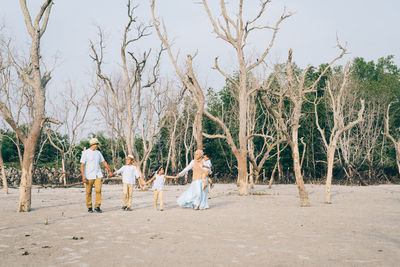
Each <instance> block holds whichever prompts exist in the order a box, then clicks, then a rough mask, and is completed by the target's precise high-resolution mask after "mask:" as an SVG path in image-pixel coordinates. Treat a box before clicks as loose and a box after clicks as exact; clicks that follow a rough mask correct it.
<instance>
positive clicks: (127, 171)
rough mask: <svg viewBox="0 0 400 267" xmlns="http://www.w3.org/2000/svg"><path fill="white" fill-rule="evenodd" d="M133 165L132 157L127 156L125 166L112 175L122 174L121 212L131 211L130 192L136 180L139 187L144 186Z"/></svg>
mask: <svg viewBox="0 0 400 267" xmlns="http://www.w3.org/2000/svg"><path fill="white" fill-rule="evenodd" d="M133 163H134V157H133V156H132V155H128V157H127V158H126V165H124V166H122V168H121V169H119V170H118V171H116V172H114V175H116V174H121V173H122V183H123V205H122V210H127V211H131V210H132V192H133V186H134V185H135V181H136V179H138V181H139V184H140V185H141V186H143V185H144V182H143V181H142V179H141V178H140V173H139V171H138V169H137V168H136V166H135V165H134V164H133ZM127 200H128V201H127ZM127 202H128V204H127Z"/></svg>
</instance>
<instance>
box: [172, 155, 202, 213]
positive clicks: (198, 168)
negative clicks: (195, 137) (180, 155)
mask: <svg viewBox="0 0 400 267" xmlns="http://www.w3.org/2000/svg"><path fill="white" fill-rule="evenodd" d="M202 157H203V151H202V150H196V152H195V153H194V160H192V161H191V162H190V163H189V165H188V166H187V167H186V168H185V169H184V170H183V171H181V172H180V173H179V174H178V175H177V176H179V177H182V176H184V175H185V174H186V173H187V172H188V171H190V170H192V169H193V178H192V183H191V184H190V186H189V187H188V188H187V189H186V191H185V192H183V193H182V195H180V197H179V198H178V200H177V202H178V205H179V206H181V207H184V208H193V209H195V210H198V209H208V208H209V207H208V204H207V201H204V185H205V181H203V169H202V164H203V159H202Z"/></svg>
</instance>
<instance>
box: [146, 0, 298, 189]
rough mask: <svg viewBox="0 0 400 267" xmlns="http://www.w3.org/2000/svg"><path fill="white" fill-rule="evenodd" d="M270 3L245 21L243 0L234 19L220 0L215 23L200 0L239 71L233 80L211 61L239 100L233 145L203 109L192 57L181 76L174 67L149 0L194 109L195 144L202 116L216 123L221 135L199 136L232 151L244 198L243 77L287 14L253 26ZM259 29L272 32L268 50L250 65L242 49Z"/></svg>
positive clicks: (257, 62)
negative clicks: (232, 51) (219, 141)
mask: <svg viewBox="0 0 400 267" xmlns="http://www.w3.org/2000/svg"><path fill="white" fill-rule="evenodd" d="M269 2H270V1H263V2H261V7H260V10H259V12H258V13H257V14H256V15H255V17H253V18H251V19H249V20H247V21H246V22H245V21H244V20H243V0H240V1H239V12H238V15H237V18H236V19H232V18H231V17H229V16H228V13H227V11H226V5H225V2H224V1H223V0H221V1H220V6H221V16H222V21H223V23H224V24H223V23H221V22H220V21H219V20H218V21H217V20H216V19H215V18H214V17H213V16H212V14H211V11H210V9H209V7H208V4H207V1H205V0H203V6H204V8H205V10H206V12H207V14H208V17H209V19H210V21H211V23H212V26H213V28H214V31H215V33H216V34H217V37H218V38H221V39H222V40H224V41H226V42H227V43H229V44H230V45H231V46H232V47H233V48H234V49H235V51H236V53H237V58H238V68H239V82H237V81H236V80H234V79H233V78H232V77H231V76H230V75H228V74H227V73H226V72H224V71H223V70H222V69H221V68H220V67H219V65H218V58H216V59H215V66H214V68H215V69H216V70H218V71H219V72H220V73H221V74H222V75H223V76H224V77H225V78H226V79H228V80H229V81H230V82H232V84H234V86H235V87H236V89H237V90H236V91H237V97H238V101H239V118H238V120H239V122H240V125H239V136H238V139H239V145H237V144H236V143H235V141H234V138H233V136H232V133H231V132H230V130H229V128H228V127H227V126H226V124H225V123H224V122H223V120H221V118H218V117H215V116H213V115H212V114H211V113H209V112H208V111H207V110H205V109H204V101H205V100H204V94H203V91H202V89H201V86H200V84H199V82H198V80H197V79H196V76H195V75H194V71H193V64H192V57H191V56H190V55H188V56H187V61H186V68H187V72H186V73H185V74H184V72H183V71H181V70H180V69H179V67H178V63H177V62H178V56H176V57H175V56H173V54H172V51H171V49H170V44H169V42H168V37H167V31H166V28H165V25H164V24H163V32H161V30H160V22H159V21H158V20H157V19H156V17H155V15H154V6H155V1H154V0H153V1H152V14H153V21H154V24H155V27H156V30H157V33H158V36H159V38H160V39H161V40H162V41H163V43H164V45H165V46H166V47H167V49H168V53H169V56H170V59H171V61H172V63H173V65H174V67H175V70H176V72H177V74H178V76H179V77H180V79H181V81H182V82H183V83H184V84H185V86H186V87H187V88H188V89H189V91H190V93H191V96H192V98H193V100H194V101H195V103H196V106H197V114H196V118H195V123H194V125H195V132H196V135H195V136H196V141H197V144H198V148H202V145H201V147H199V143H200V140H201V136H200V135H201V132H202V131H201V130H200V129H199V128H200V127H201V122H200V120H201V117H202V114H203V113H204V114H205V115H206V116H207V117H209V118H210V119H211V120H213V121H214V122H216V123H217V124H218V125H219V126H220V127H221V129H222V130H223V132H224V134H221V135H208V134H206V133H203V135H204V136H205V137H207V138H224V139H226V141H227V142H228V144H229V146H230V147H231V149H232V152H233V154H234V155H235V157H236V159H237V162H238V181H239V195H247V194H248V177H247V175H248V173H247V153H248V150H247V141H248V135H247V116H246V115H247V106H248V97H249V95H250V94H251V93H253V92H254V91H255V90H253V89H254V88H249V87H248V86H247V77H248V74H249V73H250V72H251V71H252V70H253V69H255V68H256V67H257V66H258V65H260V64H261V63H262V62H263V61H264V59H265V57H266V56H267V55H268V53H269V51H270V50H271V48H272V46H273V43H274V41H275V38H276V35H277V32H278V29H279V25H280V23H281V22H282V21H283V20H285V19H286V18H288V17H289V16H290V14H283V15H282V16H281V18H280V19H279V20H278V22H277V23H276V24H275V26H274V27H269V26H257V25H256V23H257V22H258V21H259V19H260V18H261V16H262V15H263V13H264V11H265V7H266V6H267V4H268V3H269ZM262 29H271V30H272V31H273V35H272V38H271V40H270V42H269V44H268V47H267V48H266V49H265V50H264V51H263V52H262V53H261V55H260V57H259V59H258V60H254V61H253V62H250V60H249V59H246V54H245V46H246V45H247V38H248V37H249V34H250V33H251V32H253V31H256V30H262Z"/></svg>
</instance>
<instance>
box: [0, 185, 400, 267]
mask: <svg viewBox="0 0 400 267" xmlns="http://www.w3.org/2000/svg"><path fill="white" fill-rule="evenodd" d="M185 188H186V186H169V187H167V191H166V192H165V193H164V195H165V199H166V205H165V209H164V211H163V212H160V211H154V210H153V206H152V197H153V195H152V192H150V191H147V192H139V191H135V192H134V210H133V211H130V212H129V211H122V210H121V199H122V196H121V194H122V186H121V185H104V187H103V202H102V209H103V211H104V212H103V213H102V214H96V213H93V214H89V213H88V212H87V210H86V207H85V204H84V198H85V193H84V189H83V188H70V189H50V188H48V189H43V188H42V189H38V188H35V189H34V190H33V196H32V199H33V203H32V211H31V212H29V213H17V212H16V211H15V210H16V207H17V198H18V190H17V189H11V190H10V194H9V195H3V194H0V265H1V266H64V265H66V266H142V265H143V266H252V265H255V266H400V186H399V185H381V186H368V187H344V186H334V187H333V192H332V201H333V204H331V205H326V204H323V199H324V198H323V194H324V187H323V186H319V185H307V189H308V192H309V196H310V200H311V207H308V208H300V207H299V200H298V194H297V188H296V186H294V185H275V186H273V188H272V189H270V190H268V189H267V188H266V186H261V185H259V186H257V187H256V190H257V191H263V192H265V193H266V195H252V196H249V197H239V196H237V195H236V186H235V185H216V186H215V187H214V189H213V190H212V192H211V199H210V200H209V204H210V207H211V208H210V209H209V210H205V211H194V210H191V209H183V208H180V207H178V206H177V205H176V198H177V197H178V196H179V194H181V193H182V192H183V190H184V189H185ZM46 221H47V222H48V223H47V224H46ZM74 237H76V238H77V239H76V238H75V239H74ZM24 253H25V254H28V253H29V255H23V254H24Z"/></svg>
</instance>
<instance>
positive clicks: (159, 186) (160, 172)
mask: <svg viewBox="0 0 400 267" xmlns="http://www.w3.org/2000/svg"><path fill="white" fill-rule="evenodd" d="M175 178H179V177H177V176H168V175H164V168H163V167H159V168H158V169H157V171H156V172H155V173H154V176H153V177H152V178H151V179H150V180H149V181H147V182H146V185H147V184H149V183H151V182H153V181H154V183H153V187H152V188H151V190H153V191H154V209H155V210H157V200H158V197H160V211H163V210H164V203H163V192H164V189H165V185H164V184H165V179H175Z"/></svg>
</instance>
